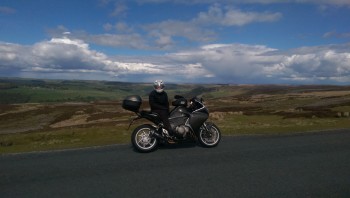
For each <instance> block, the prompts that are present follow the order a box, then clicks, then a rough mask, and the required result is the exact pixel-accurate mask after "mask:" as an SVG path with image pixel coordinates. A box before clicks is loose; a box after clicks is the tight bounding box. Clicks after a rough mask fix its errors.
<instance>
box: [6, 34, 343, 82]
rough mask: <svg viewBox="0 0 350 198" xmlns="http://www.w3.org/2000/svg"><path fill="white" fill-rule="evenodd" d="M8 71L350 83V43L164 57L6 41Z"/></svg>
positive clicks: (76, 44)
mask: <svg viewBox="0 0 350 198" xmlns="http://www.w3.org/2000/svg"><path fill="white" fill-rule="evenodd" d="M0 71H1V74H2V75H5V76H7V74H8V75H9V76H11V75H16V76H22V77H45V78H69V79H70V78H79V79H100V80H111V79H114V80H117V79H119V80H129V81H146V80H149V79H152V77H154V78H156V77H161V78H163V79H166V80H167V81H168V82H169V81H171V82H220V83H283V82H285V83H322V82H323V83H333V84H337V83H350V43H348V44H339V45H326V46H315V47H303V48H297V49H293V50H290V51H280V50H278V49H274V48H269V47H267V46H263V45H246V44H211V45H204V46H201V47H199V48H195V49H191V50H182V51H178V52H176V53H170V54H166V55H162V56H160V55H159V56H148V57H137V56H132V57H110V56H107V55H106V54H103V53H101V52H97V51H95V50H92V49H90V47H89V45H88V44H87V43H85V42H84V41H82V40H78V39H69V38H67V37H63V38H53V39H51V40H49V41H42V42H39V43H36V44H34V45H33V46H21V45H16V44H9V43H0Z"/></svg>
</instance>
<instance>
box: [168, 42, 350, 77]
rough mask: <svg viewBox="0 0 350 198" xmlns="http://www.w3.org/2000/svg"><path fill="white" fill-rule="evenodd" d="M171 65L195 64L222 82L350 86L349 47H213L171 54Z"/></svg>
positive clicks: (345, 45)
mask: <svg viewBox="0 0 350 198" xmlns="http://www.w3.org/2000/svg"><path fill="white" fill-rule="evenodd" d="M169 56H170V57H171V58H172V59H173V60H174V61H178V62H182V63H187V64H189V63H197V64H200V65H202V66H203V69H204V70H206V71H208V72H209V73H208V74H207V75H210V74H211V75H213V76H216V77H217V78H219V79H221V80H222V81H224V82H231V83H232V82H250V83H252V82H265V83H266V82H281V81H282V82H293V83H304V82H308V83H317V82H327V83H342V82H350V44H344V45H329V46H319V47H308V48H298V49H294V50H291V51H289V52H281V51H279V50H277V49H272V48H268V47H266V46H259V45H242V44H229V45H228V44H216V45H207V46H203V47H202V48H201V49H194V50H191V51H184V52H179V53H173V54H170V55H169Z"/></svg>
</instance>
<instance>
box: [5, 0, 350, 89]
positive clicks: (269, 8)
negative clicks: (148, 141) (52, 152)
mask: <svg viewBox="0 0 350 198" xmlns="http://www.w3.org/2000/svg"><path fill="white" fill-rule="evenodd" d="M349 22H350V1H349V0H284V1H282V0H221V1H213V0H192V1H188V0H128V1H127V0H84V1H83V0H81V1H80V0H60V1H59V0H31V1H28V0H0V76H3V77H24V78H48V79H87V80H108V81H128V82H152V81H153V80H155V79H163V80H164V81H165V82H172V83H232V84H349V83H350V26H349Z"/></svg>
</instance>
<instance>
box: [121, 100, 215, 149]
mask: <svg viewBox="0 0 350 198" xmlns="http://www.w3.org/2000/svg"><path fill="white" fill-rule="evenodd" d="M174 99H175V100H174V101H173V102H172V106H174V108H173V109H172V110H171V111H170V114H169V122H170V126H171V127H172V130H173V131H174V132H175V133H176V135H175V137H170V136H169V134H168V131H167V130H166V129H164V125H163V123H162V121H161V119H160V118H159V116H158V114H157V113H154V112H151V111H145V110H141V111H139V109H140V106H141V104H142V99H141V97H140V96H138V95H132V96H128V97H126V98H125V99H124V100H123V103H122V107H123V108H124V109H126V110H129V111H132V112H134V113H135V114H136V115H137V117H136V118H134V119H132V120H131V122H130V124H129V128H130V126H131V125H132V124H133V123H134V122H135V121H136V120H139V119H142V118H144V119H147V120H149V121H150V122H151V123H152V124H142V125H140V126H138V127H136V128H135V130H134V131H133V132H132V134H131V142H132V145H133V146H134V148H135V149H136V150H137V151H139V152H142V153H146V152H151V151H154V150H156V149H157V148H158V146H159V145H160V144H170V143H183V142H197V141H198V142H199V144H200V145H201V146H203V147H215V146H217V145H218V144H219V142H220V140H221V132H220V129H219V128H218V127H217V126H216V125H215V124H214V123H212V122H208V121H207V119H208V117H209V111H208V109H207V108H206V106H205V105H204V103H203V99H202V98H199V97H194V98H192V99H191V100H190V104H189V106H188V105H187V99H186V98H184V97H182V96H179V95H176V96H175V97H174ZM129 128H128V129H129Z"/></svg>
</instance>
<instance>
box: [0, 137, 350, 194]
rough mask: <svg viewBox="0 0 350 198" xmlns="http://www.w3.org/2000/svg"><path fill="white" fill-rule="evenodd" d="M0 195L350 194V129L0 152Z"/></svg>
mask: <svg viewBox="0 0 350 198" xmlns="http://www.w3.org/2000/svg"><path fill="white" fill-rule="evenodd" d="M0 197H4V198H7V197H9V198H10V197H11V198H13V197H21V198H22V197H35V198H38V197H45V198H46V197H84V198H85V197H254V198H257V197H264V198H272V197H276V198H277V197H278V198H281V197H293V198H296V197H298V198H302V197H308V198H312V197H317V198H322V197H344V198H345V197H350V130H338V131H331V132H321V133H313V134H303V135H287V136H253V137H247V136H246V137H227V136H225V137H223V139H222V141H221V143H220V144H219V146H218V147H216V148H211V149H206V148H202V147H199V146H196V145H193V144H186V145H173V146H166V147H162V148H160V149H159V150H157V151H155V152H153V153H148V154H141V153H137V152H136V151H134V150H133V149H132V147H131V145H129V144H128V145H113V146H107V147H100V148H88V149H78V150H66V151H55V152H41V153H27V154H14V155H13V154H12V155H1V156H0Z"/></svg>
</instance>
